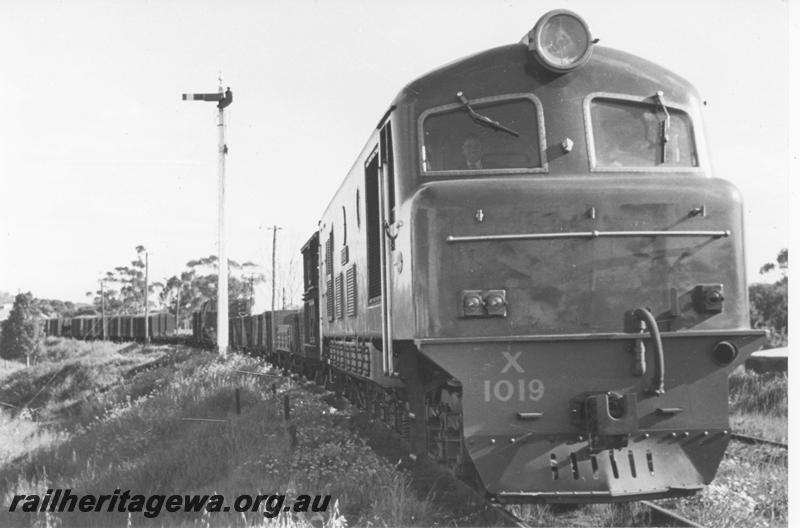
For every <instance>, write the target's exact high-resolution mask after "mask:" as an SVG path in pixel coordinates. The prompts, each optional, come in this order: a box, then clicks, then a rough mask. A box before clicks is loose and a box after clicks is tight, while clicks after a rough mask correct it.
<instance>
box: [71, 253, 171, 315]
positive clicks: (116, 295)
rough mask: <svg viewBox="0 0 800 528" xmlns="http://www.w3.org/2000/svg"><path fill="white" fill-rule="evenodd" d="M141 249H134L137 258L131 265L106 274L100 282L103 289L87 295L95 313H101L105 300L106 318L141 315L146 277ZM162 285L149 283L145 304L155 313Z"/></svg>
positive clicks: (118, 267)
mask: <svg viewBox="0 0 800 528" xmlns="http://www.w3.org/2000/svg"><path fill="white" fill-rule="evenodd" d="M145 253H146V249H145V247H144V246H141V245H139V246H136V259H135V260H132V261H131V264H130V266H117V267H116V268H114V270H113V271H107V272H106V275H105V277H104V278H103V281H104V283H105V286H104V288H102V289H100V288H98V289H97V291H95V292H86V295H87V296H89V297H91V296H94V299H93V304H94V308H95V310H96V311H97V313H100V311H101V309H102V305H103V301H104V300H105V311H106V315H139V314H143V313H144V275H145ZM163 287H164V285H163V284H162V283H160V282H158V281H151V282H150V283H149V284H148V288H147V291H148V299H147V301H148V305H149V307H150V308H151V309H154V310H157V309H160V308H161V306H160V304H159V301H158V299H159V293H160V291H161V289H162V288H163Z"/></svg>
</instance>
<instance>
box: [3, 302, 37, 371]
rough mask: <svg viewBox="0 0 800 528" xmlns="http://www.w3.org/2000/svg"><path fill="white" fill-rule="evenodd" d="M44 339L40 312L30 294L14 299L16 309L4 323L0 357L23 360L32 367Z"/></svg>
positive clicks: (13, 309) (14, 308) (12, 310)
mask: <svg viewBox="0 0 800 528" xmlns="http://www.w3.org/2000/svg"><path fill="white" fill-rule="evenodd" d="M41 337H42V328H41V321H40V315H39V312H38V311H37V309H36V303H35V302H34V299H33V295H31V293H30V292H28V293H20V294H19V295H17V296H16V297H15V298H14V307H13V308H12V309H11V313H10V314H9V315H8V319H6V320H5V321H3V323H2V335H0V357H3V358H4V359H22V357H25V362H26V364H27V365H28V366H30V361H31V356H32V355H33V354H34V353H35V352H36V351H37V350H38V348H39V342H40V340H41Z"/></svg>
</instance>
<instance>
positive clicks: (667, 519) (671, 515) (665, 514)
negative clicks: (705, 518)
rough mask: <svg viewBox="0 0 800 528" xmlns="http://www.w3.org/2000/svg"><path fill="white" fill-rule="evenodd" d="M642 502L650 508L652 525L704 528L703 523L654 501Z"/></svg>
mask: <svg viewBox="0 0 800 528" xmlns="http://www.w3.org/2000/svg"><path fill="white" fill-rule="evenodd" d="M640 504H642V505H644V506H645V507H646V508H647V509H649V510H650V521H651V526H688V527H689V528H703V525H701V524H698V523H696V522H694V521H692V520H690V519H687V518H686V517H684V516H682V515H679V514H678V513H675V512H674V511H672V510H668V509H666V508H662V507H661V506H658V505H657V504H655V503H653V502H650V501H640Z"/></svg>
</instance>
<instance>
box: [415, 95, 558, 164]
mask: <svg viewBox="0 0 800 528" xmlns="http://www.w3.org/2000/svg"><path fill="white" fill-rule="evenodd" d="M470 109H471V110H472V112H470ZM540 116H541V113H540V110H539V108H538V107H537V104H536V103H535V102H534V100H533V99H532V98H530V97H527V96H524V97H523V96H518V97H514V98H511V97H508V96H505V97H503V98H498V97H491V98H484V99H477V100H475V101H469V108H468V107H467V105H464V104H459V103H456V104H452V105H447V106H445V107H440V108H438V109H434V110H431V111H429V112H428V113H427V115H423V121H422V137H423V145H422V164H423V170H424V171H425V172H429V173H430V172H438V171H458V172H465V171H466V172H487V171H488V172H493V171H508V170H509V169H528V170H530V169H541V168H542V167H543V162H542V158H543V156H542V150H543V146H542V145H541V140H540V135H541V134H540V125H541V124H540ZM489 121H492V122H494V124H493V123H490V122H489Z"/></svg>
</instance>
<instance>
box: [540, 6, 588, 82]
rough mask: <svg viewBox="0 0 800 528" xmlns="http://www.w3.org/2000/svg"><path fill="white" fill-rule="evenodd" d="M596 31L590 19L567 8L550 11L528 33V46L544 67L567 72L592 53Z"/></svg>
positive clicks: (557, 71) (581, 63) (584, 60)
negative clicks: (590, 23) (585, 20)
mask: <svg viewBox="0 0 800 528" xmlns="http://www.w3.org/2000/svg"><path fill="white" fill-rule="evenodd" d="M592 44H593V42H592V34H591V33H590V32H589V26H588V25H586V22H584V20H583V19H582V18H581V17H580V16H578V15H577V14H575V13H573V12H572V11H567V10H566V9H556V10H553V11H550V12H548V13H546V14H545V15H544V16H543V17H542V18H540V19H539V21H538V22H536V25H535V26H534V27H533V29H532V30H531V31H530V33H528V49H529V50H530V51H531V52H532V53H533V54H534V55H535V56H536V59H537V60H538V61H539V63H541V65H542V66H544V67H545V68H547V69H548V70H550V71H554V72H556V73H566V72H568V71H572V70H574V69H576V68H579V67H580V66H583V65H584V64H585V63H586V61H588V60H589V57H591V56H592Z"/></svg>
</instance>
